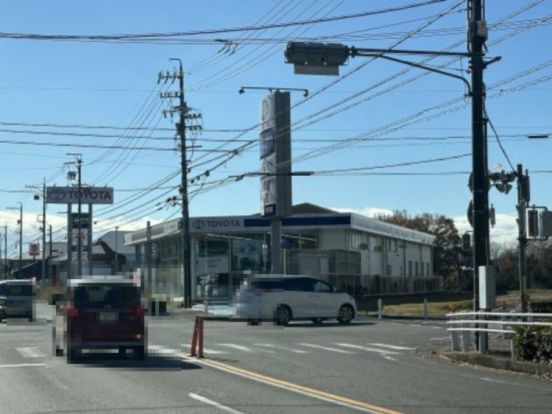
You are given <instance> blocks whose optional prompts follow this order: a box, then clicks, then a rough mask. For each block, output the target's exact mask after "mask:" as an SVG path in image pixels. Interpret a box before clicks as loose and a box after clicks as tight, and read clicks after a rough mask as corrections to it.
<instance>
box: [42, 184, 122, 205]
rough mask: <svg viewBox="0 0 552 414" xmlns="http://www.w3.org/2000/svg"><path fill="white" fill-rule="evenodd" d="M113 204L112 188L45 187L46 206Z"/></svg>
mask: <svg viewBox="0 0 552 414" xmlns="http://www.w3.org/2000/svg"><path fill="white" fill-rule="evenodd" d="M79 199H80V202H81V203H82V204H113V188H112V187H82V188H81V191H80V193H79V190H78V188H77V187H46V203H47V204H77V203H78V202H79Z"/></svg>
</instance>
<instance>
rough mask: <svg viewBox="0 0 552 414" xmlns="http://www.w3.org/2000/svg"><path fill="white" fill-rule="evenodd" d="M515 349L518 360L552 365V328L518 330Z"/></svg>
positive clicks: (522, 328)
mask: <svg viewBox="0 0 552 414" xmlns="http://www.w3.org/2000/svg"><path fill="white" fill-rule="evenodd" d="M514 347H515V352H516V356H517V358H518V359H521V360H524V361H531V362H539V363H547V364H552V328H542V327H530V326H529V327H520V328H517V329H516V337H515V339H514Z"/></svg>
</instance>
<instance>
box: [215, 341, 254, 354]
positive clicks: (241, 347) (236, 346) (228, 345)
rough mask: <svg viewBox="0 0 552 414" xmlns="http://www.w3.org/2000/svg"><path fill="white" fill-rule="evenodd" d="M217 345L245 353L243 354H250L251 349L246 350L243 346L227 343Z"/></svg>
mask: <svg viewBox="0 0 552 414" xmlns="http://www.w3.org/2000/svg"><path fill="white" fill-rule="evenodd" d="M217 345H220V346H225V347H227V348H232V349H237V350H238V351H245V352H251V348H248V347H246V346H243V345H238V344H227V343H223V344H221V343H217Z"/></svg>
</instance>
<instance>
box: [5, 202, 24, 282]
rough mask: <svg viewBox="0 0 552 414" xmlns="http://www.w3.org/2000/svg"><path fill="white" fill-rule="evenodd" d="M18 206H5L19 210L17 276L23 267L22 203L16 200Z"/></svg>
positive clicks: (8, 208)
mask: <svg viewBox="0 0 552 414" xmlns="http://www.w3.org/2000/svg"><path fill="white" fill-rule="evenodd" d="M18 204H19V208H17V207H6V209H7V210H19V220H17V224H19V276H21V269H22V268H23V204H22V203H21V202H18Z"/></svg>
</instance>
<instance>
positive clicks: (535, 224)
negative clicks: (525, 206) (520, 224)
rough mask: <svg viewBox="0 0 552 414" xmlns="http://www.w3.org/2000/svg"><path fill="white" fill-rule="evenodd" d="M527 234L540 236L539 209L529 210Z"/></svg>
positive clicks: (535, 236)
mask: <svg viewBox="0 0 552 414" xmlns="http://www.w3.org/2000/svg"><path fill="white" fill-rule="evenodd" d="M527 236H528V237H531V238H537V237H539V211H538V210H527Z"/></svg>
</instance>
